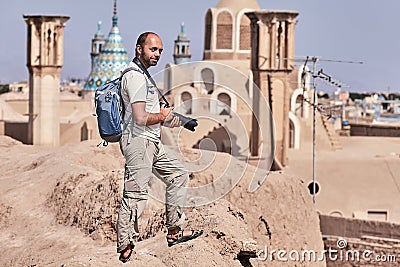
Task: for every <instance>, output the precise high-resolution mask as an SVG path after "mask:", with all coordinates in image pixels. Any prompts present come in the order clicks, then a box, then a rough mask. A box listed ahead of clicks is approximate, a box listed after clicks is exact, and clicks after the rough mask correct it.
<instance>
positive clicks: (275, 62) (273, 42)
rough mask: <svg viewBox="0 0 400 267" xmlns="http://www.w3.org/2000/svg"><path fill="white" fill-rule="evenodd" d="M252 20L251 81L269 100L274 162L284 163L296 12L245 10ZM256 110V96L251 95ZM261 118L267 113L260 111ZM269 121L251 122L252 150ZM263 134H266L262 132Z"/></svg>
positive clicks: (253, 150)
mask: <svg viewBox="0 0 400 267" xmlns="http://www.w3.org/2000/svg"><path fill="white" fill-rule="evenodd" d="M246 15H247V16H248V17H249V18H250V20H251V40H252V43H251V69H252V72H253V77H254V82H255V84H256V85H257V86H258V88H259V89H260V92H259V93H261V94H263V96H264V97H265V98H266V99H267V100H268V102H269V105H270V108H271V111H272V117H273V123H274V126H275V141H274V144H271V145H275V163H276V164H279V165H283V166H285V165H287V162H288V159H287V150H288V148H289V110H290V105H289V104H290V100H289V99H290V88H291V86H290V84H289V78H288V77H289V75H290V74H291V73H292V72H293V70H294V62H293V58H294V39H295V38H294V33H295V25H296V17H297V15H298V13H297V12H294V11H268V10H260V11H255V12H248V13H246ZM253 99H254V103H253V104H254V106H255V110H257V107H258V106H259V103H258V102H257V101H258V100H259V99H258V98H256V97H254V98H253ZM259 112H260V117H262V116H263V114H267V113H268V112H265V111H263V110H259ZM266 123H270V120H268V119H267V118H266V119H260V121H259V122H258V123H254V121H253V125H252V140H253V142H252V144H253V147H252V153H253V155H257V154H259V153H260V151H257V150H258V147H259V144H261V143H263V142H264V141H265V140H262V139H261V138H260V132H264V130H263V129H268V127H267V125H265V124H266ZM264 134H265V133H264ZM264 147H265V144H264Z"/></svg>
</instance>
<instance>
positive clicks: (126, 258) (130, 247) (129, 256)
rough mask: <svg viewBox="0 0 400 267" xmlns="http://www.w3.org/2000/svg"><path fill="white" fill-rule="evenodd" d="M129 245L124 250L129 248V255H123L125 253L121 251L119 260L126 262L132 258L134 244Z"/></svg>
mask: <svg viewBox="0 0 400 267" xmlns="http://www.w3.org/2000/svg"><path fill="white" fill-rule="evenodd" d="M128 246H129V248H128V247H127V248H126V249H125V250H124V251H126V250H129V254H128V256H127V257H123V256H122V254H123V252H121V253H120V254H119V258H118V259H119V260H120V261H122V262H123V263H126V262H128V261H129V260H130V259H131V256H132V253H133V252H134V251H133V246H132V245H130V244H129V245H128Z"/></svg>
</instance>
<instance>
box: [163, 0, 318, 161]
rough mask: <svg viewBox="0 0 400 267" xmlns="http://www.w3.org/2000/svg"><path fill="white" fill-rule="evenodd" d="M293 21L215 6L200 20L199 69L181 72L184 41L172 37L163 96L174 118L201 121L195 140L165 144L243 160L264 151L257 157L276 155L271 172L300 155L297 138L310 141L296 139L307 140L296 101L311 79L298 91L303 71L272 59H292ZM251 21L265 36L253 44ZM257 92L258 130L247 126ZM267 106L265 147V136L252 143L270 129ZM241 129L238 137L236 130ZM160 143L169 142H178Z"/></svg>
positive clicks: (191, 136)
mask: <svg viewBox="0 0 400 267" xmlns="http://www.w3.org/2000/svg"><path fill="white" fill-rule="evenodd" d="M257 12H258V13H257ZM249 14H254V15H249ZM257 16H260V19H258V18H257ZM296 16H297V13H296V12H287V11H268V10H260V7H259V5H258V3H257V1H256V0H251V1H242V0H220V1H219V2H218V4H217V6H216V7H214V8H209V9H208V10H207V12H206V14H205V33H204V36H205V39H204V54H203V61H201V62H196V63H191V64H179V63H180V62H179V61H177V59H179V58H177V57H176V56H175V55H176V54H177V52H182V51H179V48H178V44H180V42H179V40H182V38H179V37H178V40H177V41H175V53H174V59H175V60H174V64H167V66H166V67H165V74H164V90H165V91H166V92H167V94H168V96H169V97H170V99H172V100H173V101H172V102H174V106H175V110H176V111H177V112H180V113H183V114H189V115H191V116H194V117H199V118H201V119H200V120H201V121H200V123H199V127H198V130H196V132H195V133H192V132H189V133H188V132H187V131H181V132H180V135H179V138H178V140H169V141H170V142H171V143H178V144H180V145H184V146H187V147H199V144H200V143H202V140H206V139H212V140H213V141H214V144H215V146H216V149H217V151H220V152H228V153H231V154H233V155H238V156H243V157H249V156H254V157H260V156H261V154H263V153H264V154H265V152H266V151H260V150H261V147H262V145H261V144H264V149H267V150H269V152H268V153H269V154H271V153H272V151H271V150H273V149H274V147H276V148H277V149H276V151H275V155H276V158H275V161H276V162H278V164H277V165H280V164H282V165H283V166H284V165H286V164H287V163H288V160H287V155H286V153H287V150H288V149H289V148H299V147H300V145H301V142H302V141H303V140H302V138H303V139H304V140H305V139H307V138H309V137H308V136H309V135H308V134H305V135H301V134H300V132H303V131H304V133H308V129H307V128H308V127H306V124H307V123H309V121H308V118H309V116H308V114H309V106H308V104H307V103H302V96H303V94H304V95H305V96H308V95H309V94H310V92H309V87H308V85H309V80H310V75H309V73H306V74H305V77H304V78H305V79H306V88H305V89H304V90H303V88H302V82H301V76H302V73H303V68H302V66H301V67H295V66H294V64H293V62H292V61H290V60H277V59H276V58H278V57H281V58H293V57H294V27H295V22H296ZM261 17H262V18H261ZM252 20H254V21H255V22H257V21H259V24H257V25H259V26H258V27H262V30H263V31H264V32H261V30H260V32H256V29H254V32H255V34H259V35H260V34H264V35H263V36H260V38H259V39H257V38H252V26H251V23H252ZM270 20H271V21H273V23H269V24H268V23H267V22H266V21H270ZM267 33H271V34H269V35H267ZM180 36H181V34H180ZM255 37H256V36H255ZM252 49H253V50H252ZM184 50H185V48H184ZM185 51H186V50H185ZM261 59H262V60H261ZM186 60H188V58H186ZM264 63H265V64H264ZM268 80H269V83H268ZM255 86H258V88H259V89H261V91H262V94H263V99H267V100H268V99H269V103H265V106H264V108H265V110H264V109H263V110H260V111H259V113H258V114H257V115H258V116H260V118H262V119H261V120H260V123H261V124H263V125H255V124H254V121H253V119H254V118H253V111H254V106H255V105H260V103H256V101H258V100H257V99H258V98H259V97H258V96H256V95H255V94H256V93H257V94H258V92H259V91H260V90H255ZM268 92H269V93H268ZM269 95H272V97H273V98H272V99H270V98H269ZM264 102H265V101H264ZM268 105H270V106H272V113H273V119H274V123H275V128H276V135H275V141H274V142H275V144H274V145H272V144H270V143H269V142H271V139H270V138H272V137H271V136H270V135H269V134H268V136H265V134H264V136H263V137H262V136H259V135H258V133H259V132H260V128H258V127H265V129H263V132H264V133H271V132H273V131H274V130H273V129H271V128H270V127H271V123H268V121H269V120H270V119H269V118H267V117H264V116H265V115H266V114H269V113H270V110H269V108H268ZM238 123H239V124H238ZM240 124H243V127H242V128H244V129H245V130H244V131H243V129H239V128H240V127H238V125H240ZM227 129H228V130H227ZM167 131H174V130H169V129H166V130H165V132H167ZM226 131H230V132H229V133H228V132H226ZM166 136H170V137H171V138H170V139H174V138H173V136H175V137H176V136H177V135H176V134H170V135H168V134H165V135H164V137H165V138H167V137H166ZM175 139H176V138H175ZM229 139H230V140H229ZM249 139H250V144H249ZM203 143H204V142H203Z"/></svg>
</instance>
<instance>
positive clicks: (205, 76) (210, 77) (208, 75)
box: [201, 68, 215, 94]
mask: <svg viewBox="0 0 400 267" xmlns="http://www.w3.org/2000/svg"><path fill="white" fill-rule="evenodd" d="M201 79H202V80H203V83H204V87H205V89H206V91H207V94H212V93H213V91H214V82H215V81H214V72H213V71H212V70H211V69H209V68H205V69H202V70H201Z"/></svg>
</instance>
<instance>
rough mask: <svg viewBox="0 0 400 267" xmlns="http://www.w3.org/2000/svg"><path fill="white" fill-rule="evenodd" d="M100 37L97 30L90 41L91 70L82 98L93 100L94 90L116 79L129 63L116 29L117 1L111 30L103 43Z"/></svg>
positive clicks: (99, 31)
mask: <svg viewBox="0 0 400 267" xmlns="http://www.w3.org/2000/svg"><path fill="white" fill-rule="evenodd" d="M101 36H102V33H101V28H99V29H98V31H97V33H96V34H95V36H94V38H93V39H92V52H91V60H92V70H91V72H90V75H89V77H88V79H87V81H86V84H85V86H84V87H83V90H82V96H83V98H90V99H93V96H94V92H95V90H96V88H98V87H99V86H101V85H103V84H105V83H107V82H109V81H112V80H114V79H116V78H118V77H119V76H120V74H121V71H122V70H124V69H125V68H127V66H128V64H129V62H130V59H129V56H128V53H127V51H126V49H125V47H124V43H123V40H122V36H121V35H120V32H119V28H118V16H117V0H114V16H113V17H112V28H111V31H110V33H109V34H108V37H107V39H106V40H105V42H104V43H103V41H102V37H101Z"/></svg>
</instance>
